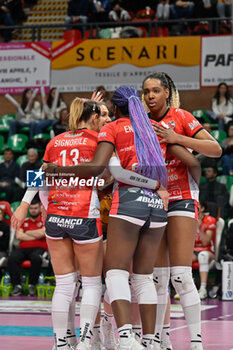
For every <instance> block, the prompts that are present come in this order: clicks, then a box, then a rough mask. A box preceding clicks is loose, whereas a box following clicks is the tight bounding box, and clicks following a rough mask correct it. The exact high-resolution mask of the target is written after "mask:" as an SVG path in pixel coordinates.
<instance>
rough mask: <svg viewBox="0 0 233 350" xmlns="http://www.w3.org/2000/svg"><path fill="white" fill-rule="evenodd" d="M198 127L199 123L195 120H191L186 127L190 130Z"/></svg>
mask: <svg viewBox="0 0 233 350" xmlns="http://www.w3.org/2000/svg"><path fill="white" fill-rule="evenodd" d="M198 125H199V122H198V121H197V120H193V122H192V123H188V126H189V127H190V129H191V130H193V129H195V128H196V127H197V126H198Z"/></svg>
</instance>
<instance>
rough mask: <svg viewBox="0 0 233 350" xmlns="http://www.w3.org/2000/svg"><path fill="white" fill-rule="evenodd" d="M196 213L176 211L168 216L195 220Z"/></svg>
mask: <svg viewBox="0 0 233 350" xmlns="http://www.w3.org/2000/svg"><path fill="white" fill-rule="evenodd" d="M195 215H196V214H195V212H191V211H182V210H175V211H171V212H168V213H167V216H168V217H169V216H186V217H188V218H192V219H195Z"/></svg>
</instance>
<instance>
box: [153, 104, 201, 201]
mask: <svg viewBox="0 0 233 350" xmlns="http://www.w3.org/2000/svg"><path fill="white" fill-rule="evenodd" d="M157 122H158V123H159V124H160V125H161V124H162V122H164V123H165V124H167V125H168V126H169V127H170V128H172V129H173V130H174V131H175V132H176V133H177V134H180V135H184V136H189V137H194V136H195V134H196V133H197V132H199V131H200V130H201V129H203V127H202V125H201V124H200V123H199V121H198V120H197V119H196V118H194V116H193V115H192V114H191V113H189V112H187V111H185V110H183V109H180V108H170V109H169V110H168V112H167V114H166V115H165V116H164V117H163V118H161V119H160V120H158V121H157ZM166 163H167V173H168V192H169V201H170V202H171V201H177V200H181V199H195V200H197V201H198V200H199V188H198V185H197V184H196V182H195V181H194V179H193V178H192V176H191V174H190V173H189V171H188V168H187V167H186V165H185V164H184V163H182V162H181V161H180V160H179V159H176V158H174V157H173V156H171V155H169V154H168V153H167V157H166Z"/></svg>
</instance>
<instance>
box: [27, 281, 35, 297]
mask: <svg viewBox="0 0 233 350" xmlns="http://www.w3.org/2000/svg"><path fill="white" fill-rule="evenodd" d="M28 294H29V295H30V296H31V297H34V296H35V295H36V287H35V286H34V284H29V286H28Z"/></svg>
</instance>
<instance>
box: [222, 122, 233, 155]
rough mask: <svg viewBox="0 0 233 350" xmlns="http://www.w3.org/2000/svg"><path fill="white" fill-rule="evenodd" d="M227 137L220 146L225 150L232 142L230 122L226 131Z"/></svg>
mask: <svg viewBox="0 0 233 350" xmlns="http://www.w3.org/2000/svg"><path fill="white" fill-rule="evenodd" d="M227 134H228V137H227V138H226V139H225V140H223V142H222V148H223V149H224V150H225V149H227V148H228V147H230V146H232V144H233V124H230V125H229V127H228V131H227Z"/></svg>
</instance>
